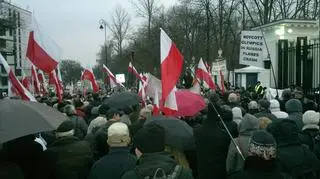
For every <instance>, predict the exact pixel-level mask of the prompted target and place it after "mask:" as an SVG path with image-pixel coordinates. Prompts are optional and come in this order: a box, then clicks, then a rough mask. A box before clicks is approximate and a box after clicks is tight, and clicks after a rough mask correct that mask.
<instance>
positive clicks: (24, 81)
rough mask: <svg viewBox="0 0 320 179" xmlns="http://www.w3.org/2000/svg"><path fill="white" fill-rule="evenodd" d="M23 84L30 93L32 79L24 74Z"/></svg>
mask: <svg viewBox="0 0 320 179" xmlns="http://www.w3.org/2000/svg"><path fill="white" fill-rule="evenodd" d="M21 83H22V85H23V86H24V87H25V88H26V89H27V90H28V91H30V78H29V77H28V76H26V75H25V74H24V73H23V75H22V79H21Z"/></svg>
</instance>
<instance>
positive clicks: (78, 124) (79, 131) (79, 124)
mask: <svg viewBox="0 0 320 179" xmlns="http://www.w3.org/2000/svg"><path fill="white" fill-rule="evenodd" d="M69 118H70V119H71V120H72V123H73V125H74V126H75V131H74V136H76V137H78V138H79V139H80V140H82V139H84V137H85V136H86V135H87V130H88V125H87V123H86V121H85V120H83V119H81V118H79V117H78V116H76V115H73V116H70V117H69Z"/></svg>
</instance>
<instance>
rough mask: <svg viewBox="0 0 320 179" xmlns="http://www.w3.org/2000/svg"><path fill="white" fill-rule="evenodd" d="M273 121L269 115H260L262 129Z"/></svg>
mask: <svg viewBox="0 0 320 179" xmlns="http://www.w3.org/2000/svg"><path fill="white" fill-rule="evenodd" d="M271 123H272V121H271V119H269V118H267V117H260V118H259V126H260V129H266V128H267V127H268V125H269V124H271Z"/></svg>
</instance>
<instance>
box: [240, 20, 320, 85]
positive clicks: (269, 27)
mask: <svg viewBox="0 0 320 179" xmlns="http://www.w3.org/2000/svg"><path fill="white" fill-rule="evenodd" d="M252 30H257V31H259V30H262V31H263V33H264V37H265V39H266V44H267V46H268V49H269V52H270V58H271V62H272V65H273V67H274V74H275V78H276V80H277V81H278V41H279V40H281V39H287V40H288V41H289V44H291V45H293V46H294V45H295V43H296V39H297V37H307V38H308V40H311V39H317V38H319V27H318V21H316V20H286V19H285V20H280V21H276V22H272V23H269V24H265V25H263V26H259V27H255V28H253V29H252ZM315 63H317V62H315ZM247 74H248V75H247ZM317 75H319V74H317V72H314V74H313V76H314V77H317ZM247 76H248V77H247ZM254 78H257V81H261V82H262V84H263V86H266V87H272V88H274V87H275V81H274V78H273V76H272V71H271V69H259V68H255V67H246V68H243V69H237V70H235V84H236V86H239V87H240V86H243V87H246V86H247V85H248V79H249V80H251V79H254ZM314 79H316V78H314ZM318 79H319V78H318ZM239 80H240V81H239ZM315 83H316V82H315Z"/></svg>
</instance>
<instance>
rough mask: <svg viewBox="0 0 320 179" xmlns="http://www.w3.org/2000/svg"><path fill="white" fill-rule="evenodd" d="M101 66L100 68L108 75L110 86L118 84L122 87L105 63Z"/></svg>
mask: <svg viewBox="0 0 320 179" xmlns="http://www.w3.org/2000/svg"><path fill="white" fill-rule="evenodd" d="M102 67H103V69H102V70H103V71H104V72H105V73H107V75H108V78H109V82H110V86H111V88H114V87H116V86H118V85H120V86H121V87H124V85H123V84H122V83H121V82H119V81H118V80H117V78H116V77H115V76H114V75H113V73H112V72H111V71H110V70H109V68H108V67H107V66H105V65H104V64H103V66H102Z"/></svg>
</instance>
